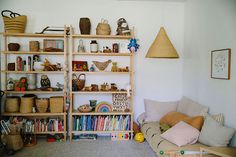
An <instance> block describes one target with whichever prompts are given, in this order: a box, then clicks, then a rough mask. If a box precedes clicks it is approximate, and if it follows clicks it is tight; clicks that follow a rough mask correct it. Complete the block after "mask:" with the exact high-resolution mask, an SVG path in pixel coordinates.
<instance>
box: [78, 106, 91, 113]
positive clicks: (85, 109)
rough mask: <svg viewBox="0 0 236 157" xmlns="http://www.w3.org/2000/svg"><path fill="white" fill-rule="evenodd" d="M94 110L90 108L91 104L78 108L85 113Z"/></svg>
mask: <svg viewBox="0 0 236 157" xmlns="http://www.w3.org/2000/svg"><path fill="white" fill-rule="evenodd" d="M92 109H93V108H92V107H91V106H89V104H85V105H81V106H80V107H78V110H79V111H80V112H83V113H87V112H91V111H92Z"/></svg>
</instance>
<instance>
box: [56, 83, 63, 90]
mask: <svg viewBox="0 0 236 157" xmlns="http://www.w3.org/2000/svg"><path fill="white" fill-rule="evenodd" d="M56 86H57V88H58V90H62V89H63V87H64V85H63V84H60V83H59V82H57V84H56Z"/></svg>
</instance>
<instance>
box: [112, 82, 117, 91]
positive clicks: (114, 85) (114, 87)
mask: <svg viewBox="0 0 236 157" xmlns="http://www.w3.org/2000/svg"><path fill="white" fill-rule="evenodd" d="M117 89H118V88H117V86H116V84H115V83H111V91H117Z"/></svg>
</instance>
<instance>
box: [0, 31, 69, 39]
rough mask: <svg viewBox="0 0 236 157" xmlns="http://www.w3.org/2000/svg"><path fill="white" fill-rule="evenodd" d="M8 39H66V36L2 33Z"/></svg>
mask: <svg viewBox="0 0 236 157" xmlns="http://www.w3.org/2000/svg"><path fill="white" fill-rule="evenodd" d="M1 34H2V35H3V36H7V37H11V36H12V37H30V38H40V37H41V38H64V36H65V35H64V34H34V33H5V32H3V33H1Z"/></svg>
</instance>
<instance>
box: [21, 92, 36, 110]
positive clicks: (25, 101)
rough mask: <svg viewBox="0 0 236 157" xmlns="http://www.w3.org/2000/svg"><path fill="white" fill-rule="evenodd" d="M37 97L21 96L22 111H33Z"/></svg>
mask: <svg viewBox="0 0 236 157" xmlns="http://www.w3.org/2000/svg"><path fill="white" fill-rule="evenodd" d="M34 101H35V97H24V96H22V97H21V102H20V112H21V113H31V112H32V111H33V110H32V108H33V106H34Z"/></svg>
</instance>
